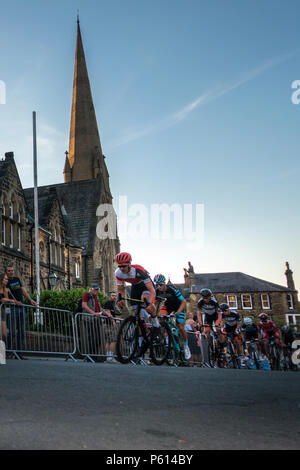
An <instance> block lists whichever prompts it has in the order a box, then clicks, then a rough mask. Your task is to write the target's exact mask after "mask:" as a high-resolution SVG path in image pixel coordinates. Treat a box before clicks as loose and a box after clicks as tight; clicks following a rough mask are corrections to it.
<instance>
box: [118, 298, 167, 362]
mask: <svg viewBox="0 0 300 470" xmlns="http://www.w3.org/2000/svg"><path fill="white" fill-rule="evenodd" d="M124 300H134V301H135V302H138V303H137V308H136V311H135V313H134V314H133V315H129V316H128V317H127V318H126V319H125V320H124V321H123V323H122V325H121V326H120V329H119V332H118V335H117V342H116V355H117V359H118V361H119V362H121V363H122V364H128V363H129V362H134V361H133V359H134V358H136V353H137V352H138V358H139V359H141V358H142V357H143V355H144V354H145V353H146V351H147V350H148V348H149V349H150V358H151V360H152V362H153V363H154V364H155V365H157V366H160V365H162V364H163V363H164V362H165V361H166V358H167V356H168V354H169V351H170V347H171V336H170V333H169V330H168V329H167V328H166V327H165V325H161V326H160V328H154V327H153V326H152V324H149V323H146V322H145V321H144V319H142V318H141V315H140V313H141V309H142V308H147V306H148V305H149V302H147V300H146V299H144V300H136V299H131V298H127V299H124ZM140 337H142V338H143V340H142V344H141V346H140V349H139V350H138V348H139V338H140Z"/></svg>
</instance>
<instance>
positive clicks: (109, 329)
mask: <svg viewBox="0 0 300 470" xmlns="http://www.w3.org/2000/svg"><path fill="white" fill-rule="evenodd" d="M116 301H117V294H116V292H110V293H109V299H108V300H107V301H106V302H105V304H104V305H103V309H104V315H106V317H108V315H107V312H110V313H111V318H106V320H105V329H104V332H105V341H106V360H107V361H108V362H117V361H115V359H114V353H115V347H116V341H117V323H116V321H115V319H114V317H115V316H116V315H122V312H120V310H119V309H118V307H117V305H118V302H116Z"/></svg>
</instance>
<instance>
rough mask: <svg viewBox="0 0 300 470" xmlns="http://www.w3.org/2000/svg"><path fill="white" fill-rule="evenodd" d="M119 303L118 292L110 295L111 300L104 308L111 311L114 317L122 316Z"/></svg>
mask: <svg viewBox="0 0 300 470" xmlns="http://www.w3.org/2000/svg"><path fill="white" fill-rule="evenodd" d="M118 305H119V302H117V294H116V292H110V293H109V299H108V300H107V301H106V303H105V304H104V306H103V308H104V309H106V310H109V311H110V313H111V314H112V316H113V317H115V316H116V315H122V312H121V311H120V310H119V308H118Z"/></svg>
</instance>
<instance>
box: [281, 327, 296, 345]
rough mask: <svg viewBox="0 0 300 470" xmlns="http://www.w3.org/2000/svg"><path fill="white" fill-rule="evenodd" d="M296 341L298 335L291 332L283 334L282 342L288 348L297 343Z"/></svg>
mask: <svg viewBox="0 0 300 470" xmlns="http://www.w3.org/2000/svg"><path fill="white" fill-rule="evenodd" d="M295 339H296V335H295V333H293V332H292V331H291V330H290V331H287V332H286V333H282V341H283V342H284V344H286V345H287V346H290V345H291V344H292V343H293V342H294V341H295Z"/></svg>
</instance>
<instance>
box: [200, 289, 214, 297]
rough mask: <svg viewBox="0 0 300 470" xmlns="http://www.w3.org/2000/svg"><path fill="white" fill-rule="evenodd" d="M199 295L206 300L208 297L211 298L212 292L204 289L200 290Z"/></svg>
mask: <svg viewBox="0 0 300 470" xmlns="http://www.w3.org/2000/svg"><path fill="white" fill-rule="evenodd" d="M200 294H201V295H202V297H204V298H205V299H207V298H208V297H211V296H212V291H211V290H210V289H206V288H205V289H201V291H200Z"/></svg>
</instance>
